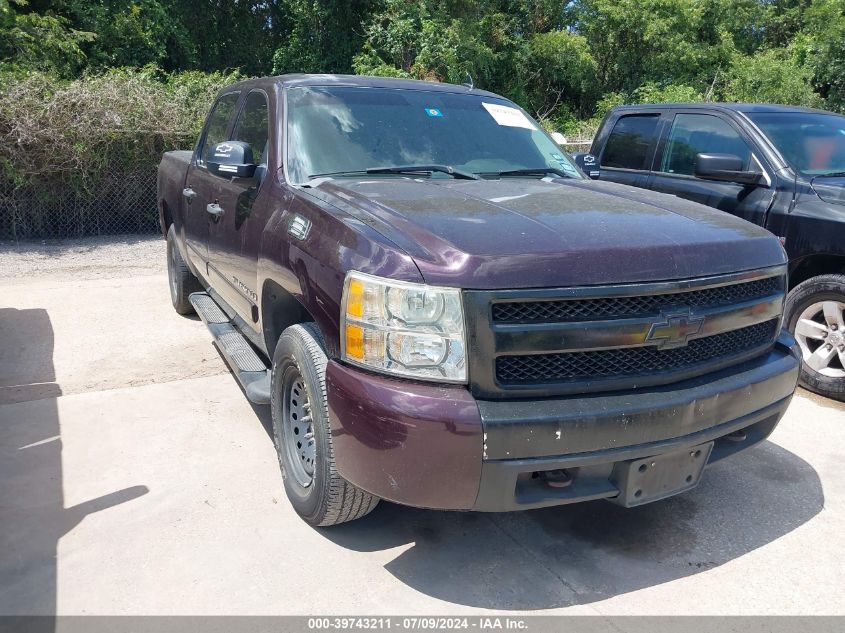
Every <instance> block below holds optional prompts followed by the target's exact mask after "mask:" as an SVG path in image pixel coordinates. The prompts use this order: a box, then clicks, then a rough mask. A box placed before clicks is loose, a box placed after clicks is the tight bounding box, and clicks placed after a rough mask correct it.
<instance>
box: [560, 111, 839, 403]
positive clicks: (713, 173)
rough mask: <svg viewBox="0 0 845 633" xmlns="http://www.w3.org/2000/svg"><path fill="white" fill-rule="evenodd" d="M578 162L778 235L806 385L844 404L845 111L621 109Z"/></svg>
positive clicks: (789, 321) (789, 324)
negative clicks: (786, 266)
mask: <svg viewBox="0 0 845 633" xmlns="http://www.w3.org/2000/svg"><path fill="white" fill-rule="evenodd" d="M576 159H577V161H578V163H579V165H581V166H582V167H584V169H585V170H586V171H588V172H589V173H590V175H591V176H592V177H594V178H601V180H609V181H612V182H618V183H622V184H626V185H634V186H637V187H643V188H646V189H651V190H652V191H659V192H663V193H668V194H674V195H676V196H680V197H681V198H686V199H687V200H693V201H695V202H700V203H703V204H706V205H709V206H712V207H715V208H717V209H720V210H722V211H726V212H728V213H732V214H733V215H736V216H739V217H741V218H744V219H746V220H749V221H751V222H754V223H755V224H758V225H760V226H763V227H766V228H767V229H769V230H770V231H772V232H773V233H774V234H775V235H777V236H778V237H780V238H781V240H782V242H783V243H784V246H785V247H786V251H787V253H788V254H789V275H788V288H789V294H788V295H787V300H786V309H785V325H786V328H787V329H788V330H789V331H790V332H792V333H793V334H794V335H795V338H796V339H797V341H798V344H799V346H800V348H801V354H802V358H803V361H804V362H803V366H802V370H801V384H802V385H803V386H804V387H806V388H808V389H810V390H812V391H815V392H816V393H820V394H822V395H824V396H827V397H829V398H836V399H838V400H845V117H843V116H840V115H837V114H832V113H830V112H824V111H823V110H811V109H807V108H798V107H794V106H780V105H769V104H737V103H695V104H672V105H658V106H633V107H632V106H623V107H619V108H616V109H614V110H613V111H611V112H610V113H609V114H608V116H607V117H606V118H605V120H604V122H603V124H602V125H601V127H600V128H599V131H598V134H597V135H596V137H595V140H594V141H593V145H592V147H591V149H590V153H589V154H581V155H578V156H576Z"/></svg>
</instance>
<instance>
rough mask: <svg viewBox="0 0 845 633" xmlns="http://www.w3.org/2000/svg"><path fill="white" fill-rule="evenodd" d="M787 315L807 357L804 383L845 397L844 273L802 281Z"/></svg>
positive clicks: (825, 393) (788, 304)
mask: <svg viewBox="0 0 845 633" xmlns="http://www.w3.org/2000/svg"><path fill="white" fill-rule="evenodd" d="M785 315H786V317H785V318H786V325H787V328H788V329H789V331H790V332H792V333H793V334H794V335H795V340H796V341H798V346H799V347H800V348H801V355H802V356H803V360H804V362H803V363H802V365H801V378H800V381H801V385H802V386H803V387H805V388H807V389H809V390H810V391H814V392H816V393H818V394H821V395H823V396H827V397H828V398H835V399H837V400H845V275H820V276H818V277H813V278H811V279H808V280H807V281H805V282H803V283H801V284H799V285H798V286H796V287H795V288H794V289H793V290H792V292H790V293H789V297H788V298H787V300H786V308H785Z"/></svg>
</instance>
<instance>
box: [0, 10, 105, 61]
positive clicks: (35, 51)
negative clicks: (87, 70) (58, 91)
mask: <svg viewBox="0 0 845 633" xmlns="http://www.w3.org/2000/svg"><path fill="white" fill-rule="evenodd" d="M94 38H95V36H94V34H93V33H90V32H86V31H81V30H77V29H74V28H71V26H70V22H69V21H68V20H67V19H65V18H63V17H61V16H58V15H55V14H53V13H45V14H39V13H35V12H33V11H30V10H29V6H28V4H27V2H26V0H11V2H10V1H9V0H0V65H2V66H3V67H5V68H6V69H7V70H9V69H11V70H17V71H22V70H39V71H47V72H53V73H56V74H58V75H60V76H69V75H72V74H74V73H75V72H76V71H77V70H78V69H79V68H80V67H81V66H82V65H83V63H84V61H85V54H84V53H83V51H82V46H83V45H84V44H85V43H87V42H91V41H93V40H94Z"/></svg>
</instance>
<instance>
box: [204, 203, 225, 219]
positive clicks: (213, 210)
mask: <svg viewBox="0 0 845 633" xmlns="http://www.w3.org/2000/svg"><path fill="white" fill-rule="evenodd" d="M205 210H206V211H208V212H209V213H210V214H211V215H213V216H214V217H215V218H219V217H220V216H221V215H223V207H221V206H220V205H219V204H217V203H216V202H212V203H211V204H209V205H207V206H206V207H205Z"/></svg>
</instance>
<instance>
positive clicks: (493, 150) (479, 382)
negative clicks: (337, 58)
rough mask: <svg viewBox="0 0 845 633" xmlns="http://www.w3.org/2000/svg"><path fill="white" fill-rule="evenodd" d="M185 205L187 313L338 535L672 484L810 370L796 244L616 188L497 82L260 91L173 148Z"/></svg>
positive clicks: (317, 518)
mask: <svg viewBox="0 0 845 633" xmlns="http://www.w3.org/2000/svg"><path fill="white" fill-rule="evenodd" d="M158 200H159V207H160V217H161V229H162V231H163V233H164V235H165V236H166V239H167V261H168V272H169V281H170V295H171V299H172V302H173V307H174V308H175V309H176V311H177V312H179V313H180V314H188V313H190V312H192V311H196V313H197V314H198V315H199V316H200V317H201V318H202V320H203V321H204V322H205V324H206V325H207V327H208V329H209V331H210V333H211V336H212V338H213V340H214V342H215V344H216V346H217V348H218V350H219V351H220V353H221V355H222V357H223V358H224V359H225V360H226V362H227V363H228V365H229V367H230V368H231V370H232V373H233V374H234V376H235V377H236V378H237V380H238V381H239V383H240V385H241V387H242V389H243V391H244V393H245V395H246V397H247V398H249V399H250V400H251V401H252V402H254V403H265V404H269V405H270V408H271V410H272V420H273V435H274V442H275V446H276V450H277V452H278V456H279V462H280V465H281V471H282V476H283V480H284V487H285V490H286V493H287V496H288V498H289V499H290V502H291V504H292V505H293V507H294V509H295V510H296V512H297V513H299V515H300V516H302V517H303V518H304V520H305V521H307V522H308V523H310V524H312V525H315V526H321V525H333V524H337V523H341V522H344V521H348V520H352V519H357V518H359V517H361V516H363V515H365V514H367V513H368V512H370V511H371V510H372V509H373V508H374V507H375V505H376V503H377V502H378V500H379V499H387V500H390V501H393V502H398V503H401V504H407V505H411V506H417V507H424V508H438V509H451V510H478V511H507V510H522V509H529V508H539V507H545V506H552V505H559V504H567V503H572V502H579V501H587V500H593V499H608V500H610V501H612V502H614V503H616V504H620V505H622V506H626V507H630V506H638V505H640V504H644V503H648V502H651V501H655V500H658V499H663V498H665V497H668V496H670V495H673V494H676V493H680V492H683V491H686V490H689V489H691V488H693V487H694V486H696V485H697V484H698V482H699V480H700V478H701V476H702V473H703V472H704V469H705V467H706V466H707V465H709V464H713V463H714V462H716V461H718V460H721V459H723V458H725V457H728V456H729V455H732V454H734V453H738V452H740V451H743V450H744V449H746V448H748V447H750V446H753V445H754V444H756V443H758V442H760V441H762V440H763V439H764V438H766V437H767V436H768V435H769V433H771V431H772V430H773V429H774V428H775V425H776V424H777V423H778V421H779V419H780V418H781V416H782V415H783V413H784V411H785V409H786V407H787V405H788V403H789V401H790V399H791V398H792V395H793V391H794V389H795V386H796V382H797V378H798V371H799V362H800V360H799V359H800V353H799V351H798V348H797V345H796V344H795V341H794V339H793V338H792V336H791V335H789V334H788V333H785V332H783V331H782V330H781V320H782V319H781V314H782V310H783V302H784V295H785V291H786V286H785V284H786V272H787V270H786V264H787V259H786V255H785V253H784V250H783V248H782V246H781V244H780V242H779V241H778V240H777V238H776V237H774V236H773V235H772V234H771V233H769V232H768V231H765V230H763V229H762V228H759V227H757V226H754V225H753V224H752V223H750V222H746V221H745V220H741V219H739V218H735V217H732V216H730V215H727V214H724V213H720V212H719V211H716V210H713V209H710V208H708V207H705V206H704V205H699V204H695V203H692V202H687V201H684V200H680V199H678V198H674V197H671V196H666V195H662V194H656V193H651V192H648V191H644V190H641V189H635V188H633V187H626V186H623V185H618V184H614V183H604V182H594V181H592V180H590V179H589V178H587V177H585V176H584V174H583V172H582V171H581V170H579V169H578V168H577V167H576V166H575V165H574V163H572V162H571V160H570V159H569V158H568V157H566V156H565V155H564V154H563V153H562V152H561V150H560V149H559V148H558V147H557V145H556V144H555V143H554V142H553V141H552V140H551V139H550V138H549V136H548V135H547V134H546V133H545V132H544V131H543V130H542V129H541V128H540V127H539V126H538V124H537V123H536V122H535V121H534V120H532V119H531V118H530V117H529V116H528V115H527V114H526V113H525V112H524V111H523V110H522V109H520V108H519V107H518V106H516V105H514V104H513V103H512V102H510V101H508V100H506V99H504V98H502V97H500V96H497V95H495V94H492V93H489V92H484V91H481V90H476V89H473V88H468V87H465V86H455V85H447V84H436V83H428V82H417V81H409V80H407V81H406V80H396V79H382V78H367V77H350V76H337V75H285V76H281V77H275V78H267V79H256V80H250V81H246V82H243V83H238V84H235V85H232V86H230V87H228V88H226V89H224V90H222V91H221V92H220V94H219V96H218V97H217V100H216V102H215V103H214V105H213V107H212V109H211V112H210V114H209V115H208V119H207V121H206V123H205V126H204V128H203V130H202V134H201V136H200V138H199V141H198V142H197V145H196V147H195V149H194V151H192V152H169V153H167V154H165V155H164V158H163V160H162V162H161V165H160V167H159V174H158ZM737 483H739V482H737Z"/></svg>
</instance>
